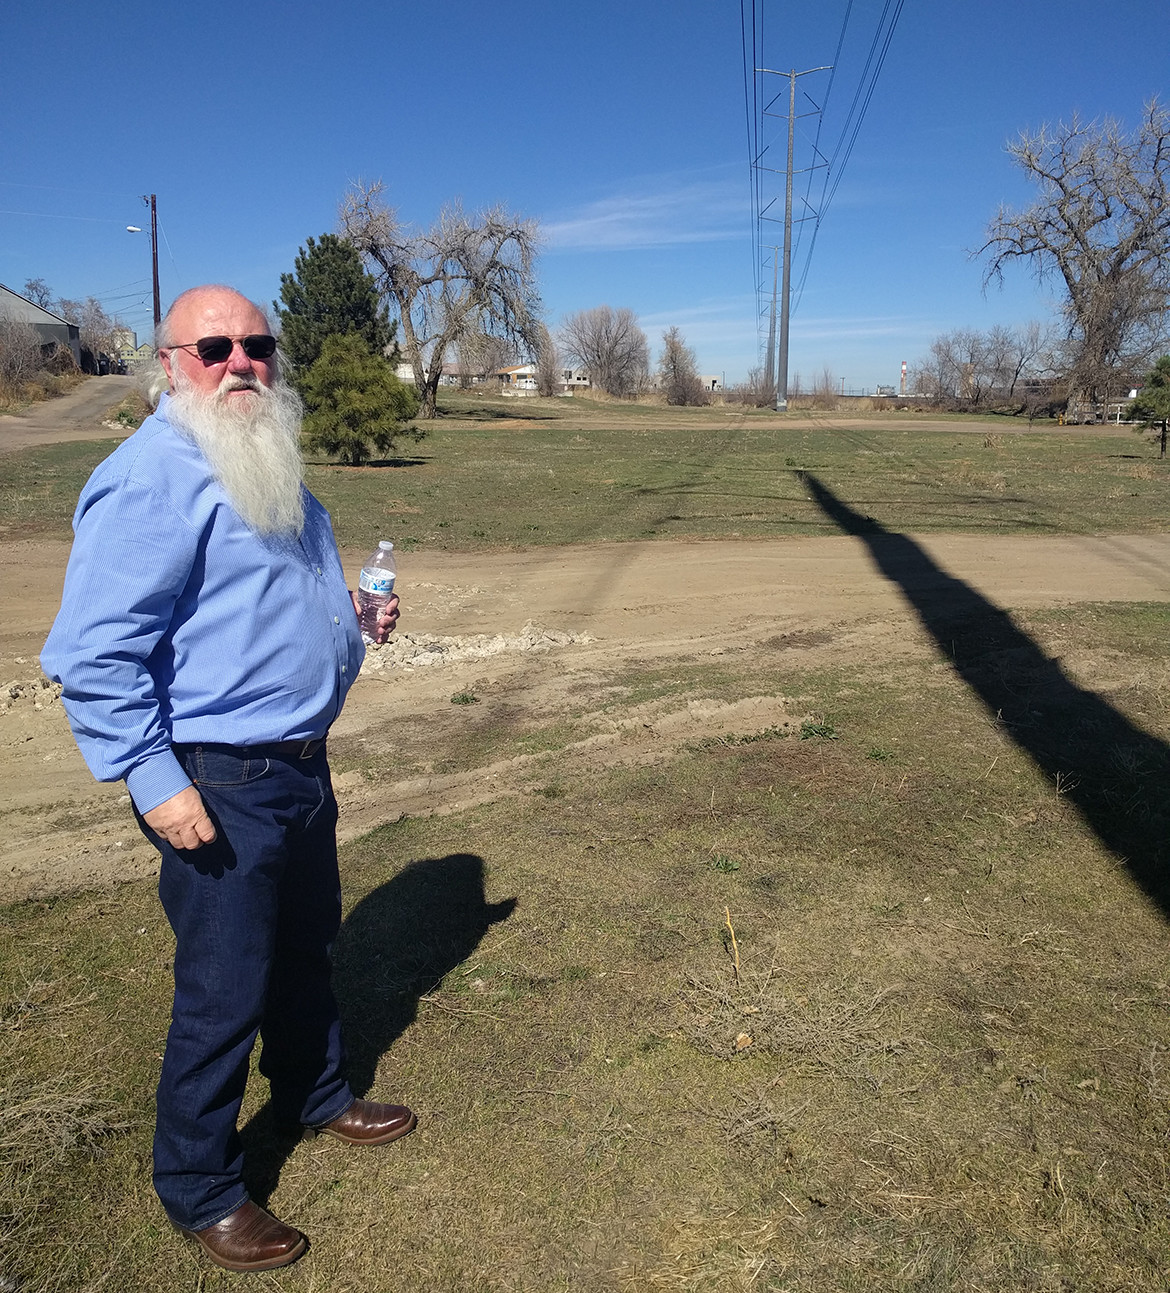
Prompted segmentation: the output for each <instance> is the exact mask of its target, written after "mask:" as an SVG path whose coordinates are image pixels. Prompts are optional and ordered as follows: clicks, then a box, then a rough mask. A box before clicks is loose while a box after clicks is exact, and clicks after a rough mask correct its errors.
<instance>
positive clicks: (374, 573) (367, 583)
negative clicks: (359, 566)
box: [358, 567, 394, 597]
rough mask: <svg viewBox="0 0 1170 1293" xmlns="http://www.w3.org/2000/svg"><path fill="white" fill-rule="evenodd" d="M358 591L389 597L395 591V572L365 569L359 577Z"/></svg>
mask: <svg viewBox="0 0 1170 1293" xmlns="http://www.w3.org/2000/svg"><path fill="white" fill-rule="evenodd" d="M358 591H359V592H363V593H374V594H375V595H376V596H378V597H389V596H390V594H391V593H392V592H393V591H394V571H392V570H370V569H369V567H367V568H366V569H364V570H363V571H362V573H361V574H360V575H359V576H358Z"/></svg>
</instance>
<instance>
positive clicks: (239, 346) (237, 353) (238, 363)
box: [227, 341, 252, 373]
mask: <svg viewBox="0 0 1170 1293" xmlns="http://www.w3.org/2000/svg"><path fill="white" fill-rule="evenodd" d="M227 366H228V372H230V373H250V372H251V371H252V361H251V360H250V359H249V358H248V356H247V355H245V354H244V346H243V342H240V341H236V342H233V343H232V353H231V354H230V355H228V361H227Z"/></svg>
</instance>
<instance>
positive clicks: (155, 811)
mask: <svg viewBox="0 0 1170 1293" xmlns="http://www.w3.org/2000/svg"><path fill="white" fill-rule="evenodd" d="M142 820H143V821H144V822H145V823H146V824H147V826H149V827H150V829H151V830H152V831H154V833H155V834H156V835H158V836H160V837H161V838H162V839H164V840H166V842H167V843H168V844H169V845H170V846H171V848H175V849H197V848H200V847H201V846H202V845H204V844H210V843H211V842H212V840H214V839H215V827H214V826H213V825H212V824H211V818H210V817H208V815H207V809H206V808H205V807H204V806H203V796H202V795H201V794H200V793H199V791H198V790H196V789H195V787H194V786H188V787H187V788H186V790H180V791H179V793H178V794H177V795H172V796H171V797H170V799H164V800H163V802H162V803H161V804H159V806H158V807H157V808H152V809H151V810H150V812H148V813H143V814H142Z"/></svg>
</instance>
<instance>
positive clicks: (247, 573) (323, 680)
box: [41, 286, 415, 1270]
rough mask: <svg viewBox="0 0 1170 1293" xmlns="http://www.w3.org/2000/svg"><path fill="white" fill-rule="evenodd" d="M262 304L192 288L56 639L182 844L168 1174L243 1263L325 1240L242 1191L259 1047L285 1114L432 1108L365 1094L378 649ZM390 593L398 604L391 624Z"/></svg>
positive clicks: (99, 488) (162, 1085)
mask: <svg viewBox="0 0 1170 1293" xmlns="http://www.w3.org/2000/svg"><path fill="white" fill-rule="evenodd" d="M270 333H271V329H270V326H269V323H268V320H267V318H266V317H265V315H264V313H263V312H262V311H261V310H260V309H259V307H258V306H256V305H253V304H252V303H251V302H250V301H247V300H245V299H244V298H243V297H242V296H240V295H239V293H237V292H235V291H233V290H232V289H231V288H226V287H219V286H207V287H197V288H193V289H191V290H190V291H188V292H185V293H184V294H183V295H182V296H180V297H179V298H178V300H177V301H176V302H175V303H174V305H173V306H172V307H171V309H170V311H169V313H168V314H167V317H166V318H165V319H164V320H163V322H162V324H161V326H160V329H159V335H158V337H157V338H156V341H157V344H158V353H159V360H160V362H161V365H162V370H163V373H162V374H160V376H162V375H165V379H166V383H167V385H168V387H169V392H168V393H164V394H163V395H161V397H160V400H159V405H158V408H157V410H156V412H155V413H154V414H153V415H152V416H151V417H149V418H147V420H146V421H145V422H144V423H143V424H142V426H141V427H140V428H139V430H138V431H137V432H136V433H135V434H134V435H133V436H131V437H130V438H129V439H128V440H127V441H126V442H125V443H124V444H122V445H120V446H119V447H118V449H117V450H116V451H115V452H114V453H113V454H112V455H111V456H110V457H109V458H108V459H106V461H105V462H103V463H102V464H101V466H99V467H98V469H97V470H96V471H95V472H94V474H93V476H92V477H91V478H90V480H89V482H88V483H87V485H86V486H85V489H84V490H83V491H82V494H81V499H80V501H79V503H78V506H77V512H76V515H75V517H74V530H75V540H74V545H73V550H72V553H71V555H70V558H69V565H68V568H67V570H66V576H65V593H64V598H63V601H62V607H61V611H60V613H59V615H58V616H57V620H56V622H55V624H54V625H53V629H52V632H51V633H50V635H49V640H48V641H47V642H46V644H45V649H44V652H43V653H42V655H41V663H42V666H43V668H44V670H45V672H46V673H47V674H48V675H49V676H50V677H53V678H55V679H57V680H58V681H60V682H61V684H62V687H63V695H62V699H63V701H64V704H65V708H66V711H67V713H68V715H69V721H70V724H71V726H72V728H73V731H74V735H75V736H76V738H77V742H78V745H79V746H80V748H81V751H82V754H83V755H84V756H85V758H86V761H87V763H88V764H89V766H90V768H91V770H92V771H93V773H94V775H95V776H96V777H98V778H99V779H100V780H116V779H119V778H123V779H124V780H125V782H126V786H127V789H128V790H129V792H130V795H131V798H132V800H133V802H134V807H135V811H136V815H137V817H138V820H139V824H140V825H141V827H142V829H143V831H144V833H145V834H146V836H147V838H148V839H149V840H150V841H151V842H152V843H153V844H154V845H155V846H156V847H157V848H158V850H159V852H160V854H161V855H162V862H161V871H160V876H159V895H160V897H161V899H162V904H163V907H164V909H165V911H166V915H167V919H168V920H169V921H170V924H171V927H172V929H173V930H174V933H175V940H176V947H175V967H174V970H175V998H174V1009H173V1014H172V1021H171V1027H170V1031H169V1033H168V1036H167V1046H166V1054H165V1055H164V1057H163V1064H162V1072H161V1075H160V1079H159V1088H158V1105H157V1122H156V1128H155V1140H154V1182H155V1189H156V1190H157V1192H158V1194H159V1197H160V1199H161V1200H162V1203H163V1206H164V1207H165V1209H166V1211H167V1213H168V1215H169V1216H170V1218H171V1220H172V1221H173V1222H174V1223H175V1225H176V1226H178V1227H179V1228H180V1229H181V1230H182V1231H183V1232H184V1233H186V1234H187V1235H189V1236H190V1237H191V1238H193V1239H194V1240H195V1241H196V1242H197V1243H198V1244H199V1245H200V1246H201V1247H202V1249H203V1250H204V1252H205V1253H206V1254H207V1255H208V1256H209V1257H210V1258H211V1259H212V1260H213V1261H214V1262H216V1263H218V1264H219V1265H220V1266H223V1267H225V1268H227V1269H228V1270H267V1269H271V1268H273V1267H277V1266H285V1265H287V1264H289V1263H290V1262H293V1261H295V1260H296V1259H297V1258H298V1257H299V1256H300V1255H301V1254H302V1253H303V1252H304V1251H305V1248H306V1245H307V1241H306V1239H305V1237H304V1236H303V1235H302V1234H300V1232H299V1231H297V1230H294V1229H293V1228H292V1227H290V1226H287V1225H284V1224H283V1223H282V1222H280V1221H278V1220H277V1219H276V1218H275V1217H273V1216H271V1215H270V1214H269V1213H267V1212H265V1211H264V1210H263V1209H262V1208H260V1207H258V1206H257V1205H256V1204H255V1203H254V1202H252V1201H251V1200H250V1199H249V1198H248V1194H247V1191H246V1189H245V1187H244V1183H243V1176H242V1167H243V1153H242V1147H241V1143H240V1138H239V1134H238V1131H237V1126H236V1124H237V1119H238V1116H239V1108H240V1101H241V1098H242V1096H243V1092H244V1084H245V1080H246V1078H247V1071H248V1057H249V1054H250V1052H251V1050H252V1046H253V1044H254V1043H255V1040H256V1036H257V1033H259V1034H260V1035H261V1036H262V1039H263V1049H262V1052H261V1058H260V1069H261V1072H263V1073H264V1074H265V1076H266V1077H267V1078H268V1079H269V1082H270V1085H271V1092H272V1102H273V1106H274V1111H275V1112H276V1114H277V1116H278V1117H279V1118H282V1119H287V1120H289V1121H293V1120H295V1121H297V1122H299V1123H301V1124H303V1125H305V1126H306V1127H309V1128H313V1129H316V1130H318V1131H322V1132H325V1133H327V1134H329V1135H332V1136H334V1137H336V1138H338V1139H340V1140H342V1141H345V1142H347V1143H350V1144H356V1145H379V1144H384V1143H386V1142H388V1141H391V1140H395V1139H397V1138H398V1137H399V1136H402V1135H405V1134H406V1133H407V1132H409V1131H410V1130H411V1129H412V1128H413V1127H414V1125H415V1117H414V1114H412V1113H411V1111H410V1110H409V1109H406V1108H404V1107H403V1106H400V1105H384V1104H375V1103H373V1102H370V1101H365V1100H355V1098H354V1095H353V1093H352V1091H351V1090H350V1088H349V1086H348V1084H347V1082H346V1080H345V1076H344V1057H343V1053H342V1044H341V1038H340V1032H339V1025H338V1012H337V1005H336V1002H335V1000H334V997H333V993H332V989H331V987H330V982H329V976H330V951H331V947H332V944H333V940H334V938H335V937H336V935H337V932H338V929H339V926H340V920H341V894H340V882H339V879H338V872H337V849H336V837H335V829H334V828H335V824H336V820H337V805H336V802H335V800H334V798H333V792H332V788H331V785H330V780H329V768H328V764H327V762H326V756H325V736H326V733H327V732H328V730H329V725H330V723H332V722H333V720H334V719H335V718H336V717H337V715H338V713H339V712H340V710H341V706H342V703H343V701H344V699H345V695H346V692H347V690H348V688H349V686H350V684H351V683H352V682H353V680H354V678H355V677H356V676H357V672H358V669H359V668H360V666H361V662H362V656H363V652H364V647H363V645H362V640H361V634H360V632H359V629H358V622H357V607H356V604H355V602H354V600H353V596H352V594H351V593H350V592H349V591H348V590H347V588H346V586H345V578H344V575H343V574H342V570H341V563H340V560H339V558H338V555H337V547H336V544H335V542H334V539H333V532H332V529H331V527H330V524H329V516H328V513H326V511H325V510H324V508H323V507H322V506H321V504H320V503H319V502H318V501H317V500H316V499H315V498H314V497H313V496H312V495H311V494H310V493H309V492H308V490H307V489H305V488H304V486H303V484H302V483H301V475H302V469H301V458H300V450H299V441H298V436H299V428H300V411H301V410H300V402H299V400H298V399H297V396H296V394H295V392H293V391H292V390H291V389H290V388H289V387H288V385H287V384H286V383H285V382H283V381H282V379H281V378H280V375H279V372H278V368H277V356H276V343H275V341H274V340H273V338H272V336H271V335H270ZM397 618H398V599H397V598H393V599H392V600H391V602H390V604H389V606H387V607H386V608H385V610H384V611H383V612H382V615H381V617H380V620H379V634H378V638H379V640H380V641H385V639H386V637H387V636H388V634H389V633H390V632H391V631H392V630H393V628H394V624H395V622H396V620H397Z"/></svg>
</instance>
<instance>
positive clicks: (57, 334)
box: [0, 283, 81, 368]
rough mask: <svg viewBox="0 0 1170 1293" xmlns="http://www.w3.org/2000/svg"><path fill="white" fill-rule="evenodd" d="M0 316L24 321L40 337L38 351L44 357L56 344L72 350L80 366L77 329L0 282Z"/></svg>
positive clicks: (79, 333) (78, 333) (74, 324)
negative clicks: (39, 348)
mask: <svg viewBox="0 0 1170 1293" xmlns="http://www.w3.org/2000/svg"><path fill="white" fill-rule="evenodd" d="M0 319H12V320H14V321H15V322H16V323H27V324H29V325H30V326H31V327H32V328H33V329H34V330H35V331H36V333H37V336H39V337H40V339H41V351H42V353H43V354H44V356H45V358H46V359H48V358H49V357H50V356H51V355H52V354H53V353H54V351H55V350H56V349H57V347H58V346H64V347H65V348H66V349H67V350H70V351H72V353H73V359H74V361H75V362H76V364H77V366H78V367H79V368H80V367H81V329H80V328H79V327H78V326H77V324H76V323H70V322H69V320H68V319H63V318H62V317H61V316H60V315H59V314H54V313H53V312H52V310H46V309H45V307H44V306H43V305H38V304H37V303H36V302H35V301H30V300H29V299H28V297H27V296H21V294H20V293H19V292H14V291H13V290H12V288H10V287H5V286H4V284H3V283H0Z"/></svg>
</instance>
